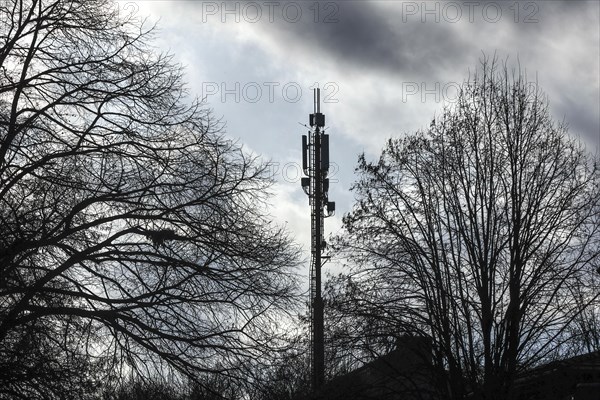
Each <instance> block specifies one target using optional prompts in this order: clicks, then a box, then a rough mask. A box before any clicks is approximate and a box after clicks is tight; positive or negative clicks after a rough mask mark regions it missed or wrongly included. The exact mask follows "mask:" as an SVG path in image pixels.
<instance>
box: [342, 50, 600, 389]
mask: <svg viewBox="0 0 600 400" xmlns="http://www.w3.org/2000/svg"><path fill="white" fill-rule="evenodd" d="M357 170H358V172H359V174H360V177H359V180H358V182H357V183H356V184H355V185H354V191H355V193H356V196H357V202H356V205H355V207H354V209H353V210H352V212H351V213H349V214H348V215H346V216H345V218H344V226H345V230H346V233H345V234H344V235H343V236H342V237H341V238H339V239H338V243H337V244H338V246H340V248H341V250H342V254H344V255H345V256H347V257H348V260H349V262H350V263H351V264H352V265H353V267H352V270H351V272H350V273H349V274H348V277H346V279H349V281H350V282H351V283H352V285H351V287H352V288H354V289H353V292H352V293H351V299H352V301H349V300H348V298H347V297H342V298H343V299H344V302H343V303H338V304H337V307H338V309H339V310H340V311H341V312H342V315H346V316H349V315H355V316H356V318H362V317H363V316H364V315H365V314H366V315H369V316H370V317H371V318H373V317H375V318H376V319H378V320H379V321H380V322H382V324H381V326H379V327H377V325H373V324H369V327H371V328H378V329H374V330H375V332H374V333H373V334H374V335H375V334H377V335H380V336H381V337H389V336H393V335H397V334H398V333H399V332H409V333H413V334H421V335H425V336H428V337H430V338H431V340H432V343H433V352H434V356H435V357H434V360H435V366H434V367H435V368H436V370H437V372H438V373H437V376H438V377H439V385H438V386H439V391H440V393H441V395H442V397H443V398H453V399H462V398H465V396H467V395H468V394H469V395H470V396H473V397H472V398H477V399H484V398H485V399H508V398H510V397H511V395H512V390H513V381H514V379H515V376H516V375H517V374H518V373H519V371H522V370H524V369H527V368H529V367H531V366H533V365H536V364H538V363H540V362H543V361H545V360H548V359H551V358H553V357H558V356H561V352H563V351H567V350H566V349H567V348H569V346H567V344H568V343H569V341H571V340H574V338H573V337H571V336H570V335H569V332H570V329H571V328H572V327H573V326H574V324H576V323H577V321H578V317H579V316H581V315H582V313H583V312H585V310H588V312H592V311H591V310H594V311H593V312H597V310H598V307H599V306H600V304H599V302H598V296H599V290H598V286H597V281H596V283H594V281H593V280H592V278H591V276H592V274H595V273H596V271H595V270H596V268H597V266H598V260H599V257H600V254H599V249H600V247H599V245H600V240H599V238H600V231H599V229H600V225H599V224H598V221H599V210H600V207H599V201H600V192H599V182H600V179H599V171H598V165H597V160H595V161H594V158H593V157H591V156H590V155H589V154H588V153H587V152H586V151H585V149H584V148H583V147H582V145H581V144H580V143H579V142H578V141H577V140H576V139H574V138H571V137H569V135H568V134H567V129H566V127H565V125H564V124H557V123H555V122H553V121H552V119H551V117H550V116H549V113H548V109H547V101H546V99H545V98H544V96H543V95H542V94H541V92H540V90H539V89H538V88H537V85H536V84H535V82H530V81H527V79H526V77H525V76H524V74H522V73H521V72H520V70H517V71H515V70H512V71H511V70H509V68H508V67H507V66H506V65H505V66H503V67H502V68H500V67H499V65H498V62H497V61H496V60H489V59H484V60H482V65H481V67H480V68H479V69H478V70H477V72H476V73H475V74H474V76H472V77H471V78H470V79H469V80H468V82H466V83H465V84H464V85H463V86H462V90H461V92H460V94H459V99H458V101H457V102H456V103H455V104H453V105H452V106H451V107H449V108H447V109H446V110H445V111H444V113H443V114H442V115H441V116H440V117H438V118H436V119H435V120H434V121H433V122H432V123H431V126H430V127H429V129H426V130H425V131H421V132H418V133H416V134H411V135H407V136H406V137H405V138H403V139H391V140H390V141H389V142H388V143H387V145H386V147H385V149H384V150H383V153H382V155H381V158H380V159H379V161H378V162H368V161H367V160H366V159H365V157H364V155H363V156H362V157H361V158H360V160H359V165H358V168H357ZM335 300H336V299H335V297H334V298H333V299H332V301H333V302H334V303H335ZM334 305H335V304H334ZM357 325H358V324H357ZM375 336H376V335H375ZM386 340H387V339H386ZM470 398H471V397H470Z"/></svg>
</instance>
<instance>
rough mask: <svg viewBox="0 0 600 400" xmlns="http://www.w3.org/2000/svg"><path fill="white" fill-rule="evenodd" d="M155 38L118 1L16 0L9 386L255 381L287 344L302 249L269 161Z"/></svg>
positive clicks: (5, 193)
mask: <svg viewBox="0 0 600 400" xmlns="http://www.w3.org/2000/svg"><path fill="white" fill-rule="evenodd" d="M152 36H153V29H152V27H148V26H147V24H146V23H145V22H144V21H141V20H139V19H138V17H137V16H134V15H127V14H126V13H125V14H124V13H123V12H122V11H119V9H118V8H117V7H116V5H115V4H113V3H112V2H111V1H108V0H73V1H67V0H28V1H21V0H9V1H3V2H1V3H0V232H1V234H0V371H2V372H1V373H0V379H1V382H0V396H2V395H3V394H11V395H13V396H21V397H23V398H36V397H43V398H52V397H53V396H55V397H68V396H67V395H66V394H65V393H68V392H69V390H68V387H67V386H65V385H66V384H65V385H63V384H64V383H65V382H68V381H70V379H71V378H72V377H73V376H79V377H80V378H81V380H82V381H85V382H87V384H89V386H90V387H91V388H92V389H93V387H95V386H96V385H98V384H101V383H104V384H105V383H106V382H107V380H106V379H107V378H106V377H104V376H102V375H99V371H105V372H107V373H108V372H110V371H112V374H113V375H115V376H117V377H118V376H119V375H120V374H128V373H132V372H137V373H140V374H142V375H147V376H151V375H153V374H160V373H161V371H162V368H163V367H168V368H174V369H176V370H177V371H179V372H183V373H185V374H189V375H194V374H196V373H220V374H223V375H225V376H230V377H233V378H239V375H242V374H241V370H242V369H243V368H244V365H246V363H247V361H248V360H253V359H256V358H259V357H260V356H261V355H262V354H263V353H264V351H266V350H267V349H268V348H269V347H270V346H276V345H277V340H276V336H274V332H275V330H276V325H277V323H276V322H277V320H276V319H274V318H273V317H274V315H275V314H276V313H277V312H279V311H281V310H285V309H288V308H289V307H290V306H291V305H292V304H294V302H295V293H296V289H295V287H296V285H295V274H294V273H293V268H294V267H295V266H296V265H297V262H298V252H297V249H296V248H295V246H293V245H292V243H291V241H290V240H289V239H288V237H287V236H286V234H285V232H283V231H282V230H281V229H280V228H278V227H277V226H275V225H274V224H272V222H271V221H270V220H269V218H268V215H267V214H266V212H265V208H264V202H265V200H266V196H267V194H268V186H269V184H270V180H269V178H268V176H267V174H266V169H265V166H264V165H263V164H261V163H259V162H258V161H257V159H256V157H254V156H249V155H248V154H246V153H245V152H244V151H243V150H242V149H241V148H240V147H239V146H237V145H236V144H235V143H232V142H231V141H229V140H227V139H226V138H224V137H223V136H222V133H220V131H221V127H222V125H221V124H220V123H219V121H216V120H214V119H213V118H212V117H211V115H210V112H209V111H208V110H206V109H205V108H204V107H203V105H202V104H201V103H200V102H198V101H192V100H189V99H188V98H187V92H186V88H185V86H184V84H183V80H182V70H181V68H180V67H179V66H177V65H175V64H174V63H173V62H172V59H171V57H170V56H169V55H165V54H160V53H156V49H155V48H153V47H152V42H151V39H152ZM272 334H273V335H272ZM81 363H84V364H85V365H86V367H85V368H83V367H82V366H81V365H80V364H81ZM40 365H43V366H44V367H43V368H39V366H40ZM61 388H63V390H62V391H61ZM92 389H90V390H92ZM72 396H73V397H77V398H81V397H82V395H81V394H73V395H72Z"/></svg>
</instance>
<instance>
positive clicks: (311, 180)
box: [301, 88, 335, 391]
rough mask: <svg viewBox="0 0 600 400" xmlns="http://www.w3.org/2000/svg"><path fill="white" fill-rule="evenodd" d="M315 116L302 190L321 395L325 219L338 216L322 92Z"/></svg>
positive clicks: (306, 143)
mask: <svg viewBox="0 0 600 400" xmlns="http://www.w3.org/2000/svg"><path fill="white" fill-rule="evenodd" d="M313 94H314V112H313V113H312V114H310V115H309V124H310V131H309V132H308V135H302V170H303V172H304V175H306V177H303V178H302V179H301V184H302V189H304V192H305V193H306V194H307V195H308V198H309V204H310V207H311V209H310V229H311V238H312V241H311V259H310V303H309V304H310V316H311V348H312V352H311V369H312V389H313V391H318V390H319V388H320V387H321V386H322V385H323V382H324V381H325V341H324V332H323V331H324V329H323V325H324V324H323V298H322V297H321V267H322V266H323V263H322V259H323V257H322V252H323V250H324V249H325V245H326V244H325V240H324V239H323V228H324V223H323V222H324V219H325V218H326V217H330V216H332V215H333V214H334V213H335V202H332V201H329V197H328V192H329V179H328V178H327V175H328V173H329V135H326V134H324V133H323V128H324V126H325V115H324V114H321V104H320V95H321V93H320V89H318V88H317V89H314V93H313Z"/></svg>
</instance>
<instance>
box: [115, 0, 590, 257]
mask: <svg viewBox="0 0 600 400" xmlns="http://www.w3.org/2000/svg"><path fill="white" fill-rule="evenodd" d="M121 5H122V6H123V7H124V9H125V10H127V12H131V13H135V15H136V16H137V17H140V18H144V17H148V18H149V20H150V21H157V20H158V27H159V35H158V37H157V42H156V45H157V46H158V47H159V48H161V49H163V50H165V51H170V52H171V53H173V54H174V56H175V59H176V60H177V61H178V62H181V63H182V64H183V65H185V67H186V71H187V81H188V83H189V86H190V89H191V93H194V94H196V95H198V96H199V97H205V98H206V100H207V103H208V105H209V107H210V108H212V109H213V111H214V113H215V114H216V115H217V116H221V117H223V120H224V121H226V123H227V134H228V135H229V136H230V137H232V138H235V139H238V140H239V141H240V143H242V144H243V145H244V147H245V148H246V149H248V150H249V151H253V152H255V153H258V154H260V155H262V156H263V157H264V158H265V159H267V160H270V161H272V162H273V165H274V166H273V169H272V173H273V174H274V176H275V178H276V179H277V182H278V183H277V184H276V186H275V187H274V191H275V193H276V195H275V197H274V198H273V201H272V202H273V207H272V212H273V214H274V215H275V216H276V218H277V219H278V220H279V221H280V222H281V223H283V224H286V225H287V227H288V229H289V230H290V231H291V232H292V234H293V235H294V236H295V237H296V238H297V240H298V241H299V242H300V243H302V244H303V245H304V248H305V250H306V257H307V259H308V257H309V249H310V219H309V208H308V200H307V198H306V195H305V194H304V193H303V192H302V189H301V187H300V182H299V181H300V176H299V173H300V169H299V167H298V165H299V162H300V159H301V152H300V147H301V142H300V138H301V135H302V134H303V133H306V131H307V129H306V128H305V127H303V125H304V124H306V123H307V121H308V114H309V113H311V112H312V107H313V105H312V92H311V88H312V87H315V85H318V86H319V87H320V88H321V91H322V97H323V99H322V100H323V104H322V109H321V110H322V112H323V113H325V114H326V118H327V121H326V122H327V127H328V133H329V134H330V143H331V144H330V147H331V151H330V152H331V156H330V159H331V161H332V163H334V167H333V176H332V177H331V181H332V183H331V189H330V199H331V200H334V201H336V203H337V215H336V216H335V217H333V218H329V219H327V220H326V232H327V233H329V232H336V231H337V230H338V229H339V227H340V222H341V217H342V215H343V213H345V212H346V211H348V210H349V209H350V207H351V205H352V199H353V195H352V193H351V192H350V191H349V187H350V185H351V183H352V182H353V179H354V177H353V172H354V168H355V165H356V160H357V156H358V154H359V153H361V152H365V153H366V155H367V157H369V158H373V159H374V158H375V157H377V156H378V154H379V152H380V150H381V148H382V146H383V144H384V142H385V140H386V138H389V137H390V136H400V135H403V134H405V133H407V132H413V131H415V130H418V129H420V128H422V127H426V126H427V125H428V123H429V121H431V118H432V117H433V116H434V115H435V114H436V113H439V112H440V110H441V109H442V107H443V106H444V103H445V102H452V100H453V98H454V93H455V91H454V90H455V88H456V85H457V84H459V83H460V82H462V81H463V80H465V79H466V78H468V75H469V71H471V72H472V71H473V70H474V69H476V68H477V66H478V63H479V60H480V59H481V57H482V56H483V55H484V54H485V55H488V56H493V55H496V56H497V57H498V58H499V59H500V60H508V63H509V65H511V66H514V67H518V66H519V65H520V68H521V69H522V71H524V72H526V74H527V77H528V78H529V79H530V80H537V81H538V83H539V85H540V86H541V88H542V90H544V91H545V92H546V94H547V95H548V98H549V102H550V110H551V113H552V114H553V116H554V118H555V119H557V120H563V119H564V120H565V121H566V122H567V123H568V125H569V127H570V132H571V134H573V135H577V136H579V137H580V138H581V139H582V140H583V141H585V142H586V143H587V145H588V148H589V149H590V150H591V151H593V152H596V151H597V150H598V147H599V146H600V84H599V79H600V78H599V77H600V65H599V63H600V31H599V30H600V15H599V14H600V2H598V1H597V0H592V1H547V0H544V1H519V2H515V1H468V2H455V1H444V2H442V1H440V2H436V1H427V2H424V1H392V0H386V1H368V0H367V1H365V0H363V1H348V0H342V1H335V2H334V1H320V2H315V1H256V2H252V1H227V2H224V1H173V0H171V1H159V0H145V1H137V2H128V1H124V0H123V1H121ZM307 265H308V264H307ZM307 269H308V266H307Z"/></svg>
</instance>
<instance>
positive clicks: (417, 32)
mask: <svg viewBox="0 0 600 400" xmlns="http://www.w3.org/2000/svg"><path fill="white" fill-rule="evenodd" d="M302 4H309V3H302ZM324 4H327V3H324ZM335 4H337V9H333V8H329V9H327V10H325V9H323V10H322V17H321V21H320V22H319V23H314V21H312V19H313V17H314V14H313V11H312V10H309V11H310V14H308V13H307V12H306V11H305V13H307V14H308V15H306V17H305V19H303V21H302V23H289V22H287V21H285V20H284V19H283V18H282V19H280V20H279V21H277V23H275V24H272V25H271V26H270V29H272V31H273V33H274V34H276V35H278V36H279V37H280V38H281V41H282V43H284V45H285V46H297V47H298V48H299V49H302V50H303V52H304V53H305V54H312V55H314V56H315V59H318V58H319V57H325V58H328V59H333V60H336V62H338V63H340V64H342V65H346V66H347V67H350V68H359V69H369V70H379V71H380V72H391V73H404V74H415V73H418V74H427V73H432V72H433V71H434V70H436V69H437V68H439V67H442V66H444V65H446V64H447V61H446V58H447V57H448V56H451V58H460V57H462V56H463V55H464V52H465V51H466V50H467V49H465V46H464V45H463V44H462V43H461V40H460V38H459V37H458V35H456V34H455V32H453V31H455V30H456V25H453V24H439V23H433V24H424V23H422V22H421V21H420V20H419V19H418V18H417V17H414V18H406V20H403V16H402V14H401V5H400V3H398V4H399V5H398V7H397V8H396V9H395V10H388V9H386V8H385V7H381V6H380V5H379V4H378V3H376V2H359V1H341V2H336V3H335ZM304 9H305V10H306V7H305V8H304ZM390 11H393V12H390ZM398 11H400V12H398ZM328 13H330V16H331V17H332V18H335V19H336V22H326V21H323V20H324V19H325V18H326V15H327V14H328ZM411 19H412V21H411ZM309 20H311V21H310V22H309ZM424 60H427V61H428V62H424Z"/></svg>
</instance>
